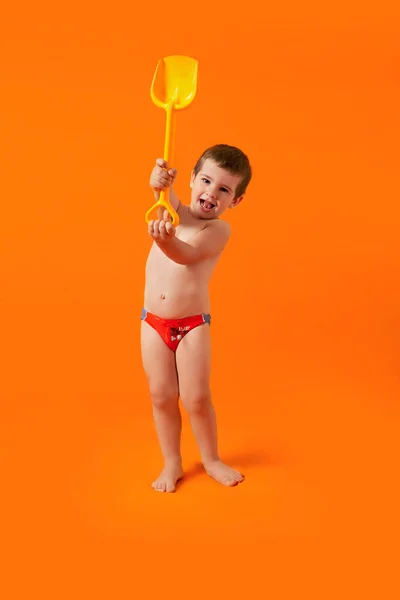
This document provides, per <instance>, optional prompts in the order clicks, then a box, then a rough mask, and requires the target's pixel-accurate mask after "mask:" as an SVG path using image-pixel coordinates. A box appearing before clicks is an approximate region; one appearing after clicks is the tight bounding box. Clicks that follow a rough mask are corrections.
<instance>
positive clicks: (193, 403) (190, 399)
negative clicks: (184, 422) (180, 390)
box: [182, 390, 211, 415]
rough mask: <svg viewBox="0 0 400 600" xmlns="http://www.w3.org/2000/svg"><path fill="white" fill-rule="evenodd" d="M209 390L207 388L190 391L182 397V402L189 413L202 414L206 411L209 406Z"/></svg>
mask: <svg viewBox="0 0 400 600" xmlns="http://www.w3.org/2000/svg"><path fill="white" fill-rule="evenodd" d="M210 399H211V396H210V392H209V390H199V391H198V392H191V393H190V394H186V395H185V396H183V397H182V403H183V405H184V407H185V408H186V410H187V411H188V413H189V414H195V415H196V414H202V413H204V412H207V410H208V408H209V406H210Z"/></svg>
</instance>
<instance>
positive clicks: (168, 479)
mask: <svg viewBox="0 0 400 600" xmlns="http://www.w3.org/2000/svg"><path fill="white" fill-rule="evenodd" d="M182 477H183V469H182V463H181V462H180V461H177V462H173V463H170V464H166V465H165V467H164V469H163V470H162V472H161V474H160V476H159V477H158V479H156V480H155V481H154V482H153V483H152V485H151V487H152V488H153V490H155V491H156V492H175V489H176V482H177V481H179V479H181V478H182Z"/></svg>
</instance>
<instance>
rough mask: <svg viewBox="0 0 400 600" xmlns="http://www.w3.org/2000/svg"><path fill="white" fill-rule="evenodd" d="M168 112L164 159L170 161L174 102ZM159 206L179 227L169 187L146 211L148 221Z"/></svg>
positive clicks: (173, 125) (167, 108) (173, 134)
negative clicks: (170, 199) (170, 198)
mask: <svg viewBox="0 0 400 600" xmlns="http://www.w3.org/2000/svg"><path fill="white" fill-rule="evenodd" d="M166 112H167V117H166V125H165V142H164V160H165V161H166V162H167V163H168V162H169V161H170V160H171V156H172V148H173V145H174V136H175V114H174V109H173V102H170V103H168V104H167V106H166ZM159 207H163V208H165V210H167V211H168V212H169V213H170V215H171V220H172V225H173V226H174V227H178V225H179V215H178V213H177V212H176V210H175V209H174V208H173V206H172V205H171V203H170V201H169V189H166V190H161V192H160V197H159V199H158V201H157V202H156V203H155V204H153V206H152V207H151V208H150V209H149V210H148V211H147V213H146V216H145V219H146V223H148V222H149V221H150V214H151V213H152V212H153V211H154V210H155V209H156V208H159Z"/></svg>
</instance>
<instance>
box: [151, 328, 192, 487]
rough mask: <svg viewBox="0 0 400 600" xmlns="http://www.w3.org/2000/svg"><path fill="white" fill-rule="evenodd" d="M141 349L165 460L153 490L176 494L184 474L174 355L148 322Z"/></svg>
mask: <svg viewBox="0 0 400 600" xmlns="http://www.w3.org/2000/svg"><path fill="white" fill-rule="evenodd" d="M141 349H142V361H143V367H144V370H145V373H146V376H147V379H148V382H149V388H150V394H151V399H152V403H153V415H154V423H155V427H156V431H157V436H158V440H159V443H160V447H161V452H162V455H163V457H164V461H165V466H164V469H163V471H162V473H161V475H160V476H159V478H158V479H156V481H154V483H153V488H154V489H156V490H157V491H160V492H173V491H175V484H176V482H177V481H178V479H180V478H181V477H182V475H183V471H182V459H181V453H180V439H181V428H182V419H181V413H180V410H179V404H178V399H179V390H178V377H177V373H176V364H175V355H174V353H173V352H172V350H170V349H169V348H168V346H167V345H166V344H165V342H164V341H163V340H162V339H161V337H160V336H159V334H158V333H157V331H155V330H154V329H153V328H152V327H151V326H150V325H149V324H148V323H146V322H145V321H142V323H141Z"/></svg>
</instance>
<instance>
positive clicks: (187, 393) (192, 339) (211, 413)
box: [176, 325, 243, 486]
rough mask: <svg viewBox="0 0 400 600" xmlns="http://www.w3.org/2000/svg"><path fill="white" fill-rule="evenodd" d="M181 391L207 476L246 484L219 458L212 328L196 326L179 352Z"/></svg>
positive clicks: (224, 481) (185, 339)
mask: <svg viewBox="0 0 400 600" xmlns="http://www.w3.org/2000/svg"><path fill="white" fill-rule="evenodd" d="M176 365H177V369H178V377H179V390H180V396H181V400H182V403H183V405H184V406H185V408H186V410H187V411H188V413H189V417H190V422H191V425H192V429H193V433H194V435H195V437H196V440H197V443H198V446H199V449H200V453H201V458H202V461H203V465H204V467H205V469H206V471H207V473H208V474H209V475H210V476H211V477H213V478H214V479H216V480H217V481H219V482H220V483H223V484H224V485H228V486H232V485H236V484H237V483H239V482H241V481H243V475H242V474H241V473H239V472H238V471H235V470H234V469H232V468H231V467H229V466H228V465H225V464H224V463H223V462H222V461H221V460H220V458H219V455H218V440H217V423H216V416H215V410H214V407H213V404H212V401H211V393H210V370H211V337H210V327H209V325H200V326H199V327H196V328H195V329H193V330H192V331H190V332H189V333H187V334H186V335H185V337H184V338H183V339H182V341H181V342H180V344H179V346H178V349H177V351H176Z"/></svg>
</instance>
